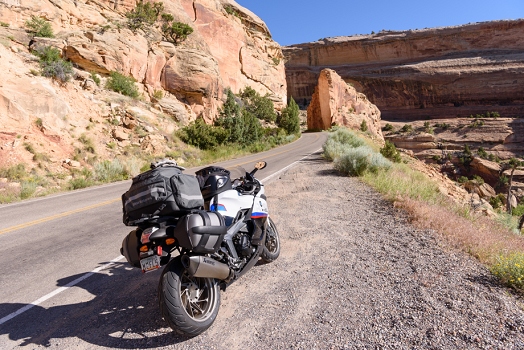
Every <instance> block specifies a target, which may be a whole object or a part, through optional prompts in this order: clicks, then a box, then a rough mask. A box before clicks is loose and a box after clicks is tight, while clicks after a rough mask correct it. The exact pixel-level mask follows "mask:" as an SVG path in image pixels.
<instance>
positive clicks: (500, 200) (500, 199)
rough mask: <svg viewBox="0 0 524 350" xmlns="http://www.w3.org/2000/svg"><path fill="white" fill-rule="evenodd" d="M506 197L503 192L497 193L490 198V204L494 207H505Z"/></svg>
mask: <svg viewBox="0 0 524 350" xmlns="http://www.w3.org/2000/svg"><path fill="white" fill-rule="evenodd" d="M505 203H506V197H504V195H503V194H502V193H499V194H497V195H496V196H495V197H491V198H490V199H489V204H491V206H492V207H493V209H498V208H502V207H504V206H505V205H506V204H505Z"/></svg>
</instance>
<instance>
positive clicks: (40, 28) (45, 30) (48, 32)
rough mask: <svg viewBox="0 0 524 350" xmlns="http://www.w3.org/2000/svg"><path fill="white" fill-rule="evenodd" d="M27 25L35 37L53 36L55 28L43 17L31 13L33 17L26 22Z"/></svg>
mask: <svg viewBox="0 0 524 350" xmlns="http://www.w3.org/2000/svg"><path fill="white" fill-rule="evenodd" d="M25 26H26V27H27V29H28V31H29V32H30V33H31V34H32V35H33V36H34V37H40V38H53V37H54V34H53V28H52V27H51V23H49V22H48V21H46V20H45V19H43V18H39V17H37V16H35V15H31V19H29V20H27V21H26V22H25Z"/></svg>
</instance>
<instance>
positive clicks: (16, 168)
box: [0, 164, 27, 181]
mask: <svg viewBox="0 0 524 350" xmlns="http://www.w3.org/2000/svg"><path fill="white" fill-rule="evenodd" d="M26 176H27V172H26V170H25V165H24V164H17V165H13V166H11V167H9V168H7V169H0V177H5V178H7V179H9V180H15V181H16V180H21V179H23V178H24V177H26Z"/></svg>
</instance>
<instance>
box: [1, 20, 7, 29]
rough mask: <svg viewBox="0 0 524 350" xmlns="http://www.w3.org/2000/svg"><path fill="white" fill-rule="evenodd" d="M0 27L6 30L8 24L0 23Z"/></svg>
mask: <svg viewBox="0 0 524 350" xmlns="http://www.w3.org/2000/svg"><path fill="white" fill-rule="evenodd" d="M0 27H4V28H7V27H9V23H5V22H2V21H0Z"/></svg>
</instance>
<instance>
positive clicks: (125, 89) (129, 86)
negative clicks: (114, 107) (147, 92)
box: [106, 72, 138, 98]
mask: <svg viewBox="0 0 524 350" xmlns="http://www.w3.org/2000/svg"><path fill="white" fill-rule="evenodd" d="M106 88H108V89H110V90H113V91H116V92H118V93H121V94H122V95H125V96H129V97H133V98H137V97H138V89H137V87H136V85H135V79H133V78H131V77H126V76H125V75H123V74H120V73H118V72H111V73H110V75H109V79H107V82H106Z"/></svg>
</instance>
